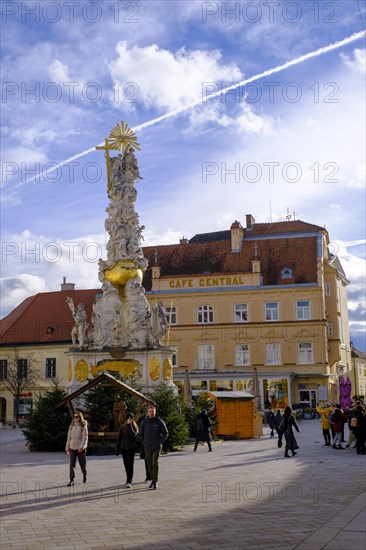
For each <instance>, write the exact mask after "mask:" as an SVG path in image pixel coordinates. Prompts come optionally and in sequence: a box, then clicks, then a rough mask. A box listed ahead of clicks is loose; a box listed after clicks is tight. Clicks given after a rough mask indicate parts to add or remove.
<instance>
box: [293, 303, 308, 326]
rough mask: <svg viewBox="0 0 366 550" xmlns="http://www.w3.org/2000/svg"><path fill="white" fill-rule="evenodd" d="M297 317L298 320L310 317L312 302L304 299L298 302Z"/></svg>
mask: <svg viewBox="0 0 366 550" xmlns="http://www.w3.org/2000/svg"><path fill="white" fill-rule="evenodd" d="M296 319H297V320H298V321H304V320H306V319H310V302H309V300H304V301H302V302H296Z"/></svg>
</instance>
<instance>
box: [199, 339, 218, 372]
mask: <svg viewBox="0 0 366 550" xmlns="http://www.w3.org/2000/svg"><path fill="white" fill-rule="evenodd" d="M197 354H198V361H197V368H198V369H199V370H212V369H214V368H215V346H214V345H213V344H199V345H198V350H197Z"/></svg>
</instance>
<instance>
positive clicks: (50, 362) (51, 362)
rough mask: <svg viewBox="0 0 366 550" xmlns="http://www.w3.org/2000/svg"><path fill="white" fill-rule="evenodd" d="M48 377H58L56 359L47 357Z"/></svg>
mask: <svg viewBox="0 0 366 550" xmlns="http://www.w3.org/2000/svg"><path fill="white" fill-rule="evenodd" d="M46 378H56V359H46Z"/></svg>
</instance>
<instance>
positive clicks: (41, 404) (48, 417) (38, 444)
mask: <svg viewBox="0 0 366 550" xmlns="http://www.w3.org/2000/svg"><path fill="white" fill-rule="evenodd" d="M66 396H67V393H66V391H65V390H64V389H61V388H60V387H59V386H58V383H57V382H56V383H55V387H54V388H53V389H52V390H48V391H46V392H45V393H44V395H42V396H40V397H38V399H37V400H36V403H35V406H34V408H33V412H32V416H31V417H30V418H28V419H27V420H26V421H25V426H24V429H23V433H24V436H25V439H26V441H27V445H28V447H29V450H31V451H49V452H54V451H62V450H63V449H65V443H66V437H67V431H68V429H69V426H70V422H71V418H70V412H69V410H68V408H67V406H66V405H64V406H63V407H60V408H58V409H55V405H56V404H57V403H59V401H61V400H62V399H64V398H65V397H66Z"/></svg>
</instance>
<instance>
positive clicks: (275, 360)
mask: <svg viewBox="0 0 366 550" xmlns="http://www.w3.org/2000/svg"><path fill="white" fill-rule="evenodd" d="M266 364H267V365H280V364H281V347H280V344H266Z"/></svg>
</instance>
